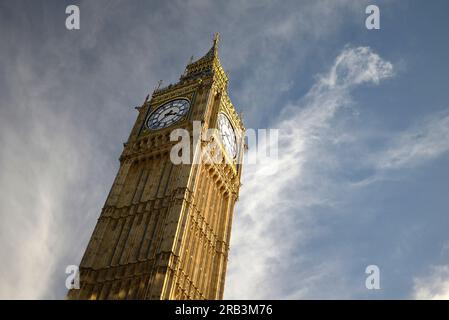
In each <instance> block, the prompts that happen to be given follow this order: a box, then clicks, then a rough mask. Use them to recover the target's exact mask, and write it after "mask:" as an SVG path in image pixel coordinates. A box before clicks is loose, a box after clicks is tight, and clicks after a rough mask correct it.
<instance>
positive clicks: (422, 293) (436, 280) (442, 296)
mask: <svg viewBox="0 0 449 320" xmlns="http://www.w3.org/2000/svg"><path fill="white" fill-rule="evenodd" d="M413 289H414V290H413V298H414V299H419V300H449V266H434V267H433V268H432V271H431V273H430V274H429V275H428V276H425V277H421V278H415V279H414V287H413Z"/></svg>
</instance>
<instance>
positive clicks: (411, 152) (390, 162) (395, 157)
mask: <svg viewBox="0 0 449 320" xmlns="http://www.w3.org/2000/svg"><path fill="white" fill-rule="evenodd" d="M447 151H449V111H448V110H445V111H443V112H438V113H436V114H432V115H431V116H429V117H428V118H427V119H425V120H424V121H421V122H420V123H418V124H416V125H415V126H413V127H411V128H409V129H407V130H406V131H404V132H403V133H401V134H399V135H398V136H396V137H394V138H393V140H392V141H391V143H390V145H389V146H388V148H387V150H386V151H385V152H384V153H382V154H379V155H378V156H377V157H376V160H375V161H376V162H377V163H376V166H377V167H378V168H379V169H383V170H390V169H398V168H404V167H413V166H415V165H418V164H421V163H424V162H426V161H429V160H432V159H435V158H437V157H438V156H440V155H442V154H444V153H445V152H447Z"/></svg>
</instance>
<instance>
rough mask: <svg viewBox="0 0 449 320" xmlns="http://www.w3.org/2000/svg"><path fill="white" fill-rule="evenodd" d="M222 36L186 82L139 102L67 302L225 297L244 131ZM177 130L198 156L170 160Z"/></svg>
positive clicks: (191, 69) (183, 78)
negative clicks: (224, 59)
mask: <svg viewBox="0 0 449 320" xmlns="http://www.w3.org/2000/svg"><path fill="white" fill-rule="evenodd" d="M218 39H219V38H218V34H217V35H216V36H215V37H214V41H213V45H212V48H211V49H210V50H209V52H207V54H206V55H205V56H203V57H202V58H200V59H199V60H197V61H194V62H192V63H190V64H188V65H187V67H186V70H185V72H184V73H183V75H182V76H181V78H180V80H179V82H177V83H176V84H173V85H169V86H168V87H165V88H158V89H156V90H155V91H154V93H153V94H152V96H151V99H147V100H146V101H145V102H144V104H143V105H142V106H140V107H138V108H137V109H138V112H139V114H138V117H137V120H136V122H135V124H134V127H133V129H132V131H131V134H130V136H129V139H128V141H127V142H126V143H125V144H124V150H123V152H122V154H121V156H120V168H119V171H118V173H117V176H116V178H115V180H114V183H113V185H112V188H111V191H110V193H109V195H108V197H107V199H106V203H105V205H104V207H103V209H102V211H101V214H100V217H99V219H98V221H97V224H96V226H95V229H94V231H93V234H92V237H91V239H90V241H89V244H88V246H87V248H86V251H85V253H84V256H83V258H82V261H81V264H80V284H81V287H80V289H72V290H70V291H69V293H68V298H69V299H222V298H223V290H224V279H225V275H226V266H227V260H228V252H229V241H230V234H231V225H232V217H233V211H234V204H235V202H236V201H237V198H238V192H239V187H240V176H241V173H242V165H241V163H242V157H243V135H244V130H245V129H244V126H243V123H242V121H241V119H240V117H239V116H238V114H237V113H236V111H235V109H234V106H233V105H232V103H231V100H230V99H229V96H228V92H227V84H228V77H227V75H226V73H225V72H224V71H223V68H222V66H221V64H220V61H219V58H218V52H217V49H218ZM195 126H197V127H198V128H199V130H200V138H199V139H196V140H195V137H194V136H195ZM174 129H181V130H184V132H187V133H188V136H189V137H190V138H191V142H190V145H189V146H190V147H189V148H186V149H185V150H184V149H183V150H181V153H182V152H187V151H190V152H191V156H190V160H192V161H191V162H187V163H186V162H183V163H179V164H176V163H174V162H173V161H172V157H171V152H172V150H173V148H174V146H176V145H177V143H178V141H172V140H173V139H171V137H170V135H171V132H172V131H173V130H174ZM210 129H214V130H210ZM206 131H208V132H209V131H213V134H212V135H208V136H207V137H206V136H205V135H204V134H203V133H205V132H206ZM195 141H196V142H195ZM211 146H212V147H211ZM213 146H215V147H213ZM220 153H221V154H222V155H223V156H222V157H221V158H220V159H221V160H220V161H216V157H215V158H214V159H215V161H210V159H211V158H212V157H213V155H214V154H220Z"/></svg>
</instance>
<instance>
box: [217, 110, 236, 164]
mask: <svg viewBox="0 0 449 320" xmlns="http://www.w3.org/2000/svg"><path fill="white" fill-rule="evenodd" d="M220 116H222V117H223V118H224V119H225V121H227V124H228V126H229V127H230V129H231V131H232V135H233V138H234V141H233V143H234V147H233V150H232V151H233V152H232V153H231V152H230V151H231V150H229V148H228V146H227V143H226V142H225V141H224V139H225V138H224V137H223V135H224V134H225V133H224V132H223V131H222V126H221V123H220ZM217 129H218V132H219V137H220V140H221V144H222V145H223V149H224V150H225V151H226V153H227V154H228V155H229V157H230V158H231V159H233V160H234V159H236V158H237V156H238V145H237V134H236V130H235V127H234V125H233V124H232V122H231V119H229V117H228V115H227V114H226V113H225V112H223V111H221V112H219V113H218V116H217ZM228 143H230V141H228Z"/></svg>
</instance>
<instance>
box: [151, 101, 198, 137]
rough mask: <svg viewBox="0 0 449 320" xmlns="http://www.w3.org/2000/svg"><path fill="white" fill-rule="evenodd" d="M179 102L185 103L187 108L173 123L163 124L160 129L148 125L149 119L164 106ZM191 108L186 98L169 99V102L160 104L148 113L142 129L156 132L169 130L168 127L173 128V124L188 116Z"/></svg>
mask: <svg viewBox="0 0 449 320" xmlns="http://www.w3.org/2000/svg"><path fill="white" fill-rule="evenodd" d="M180 100H183V101H186V102H187V108H186V110H185V111H184V113H183V114H182V115H181V116H180V117H179V118H178V119H176V120H174V121H171V122H170V123H168V124H165V125H164V126H162V127H152V126H151V125H149V121H150V119H151V117H152V116H153V115H154V114H156V113H157V112H159V111H160V110H161V108H164V107H165V106H166V105H169V104H171V103H173V102H174V101H180ZM191 107H192V103H191V101H190V99H188V98H186V97H176V98H173V99H170V100H168V101H166V102H164V103H161V104H159V105H158V106H157V107H156V108H154V110H153V111H152V112H150V113H149V114H148V115H147V116H146V119H145V122H144V128H145V130H149V131H158V130H163V129H166V128H169V127H171V126H173V125H174V124H176V123H179V122H180V121H182V120H183V119H185V118H186V116H187V115H188V113H189V112H190V109H191ZM168 108H170V107H168Z"/></svg>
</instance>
